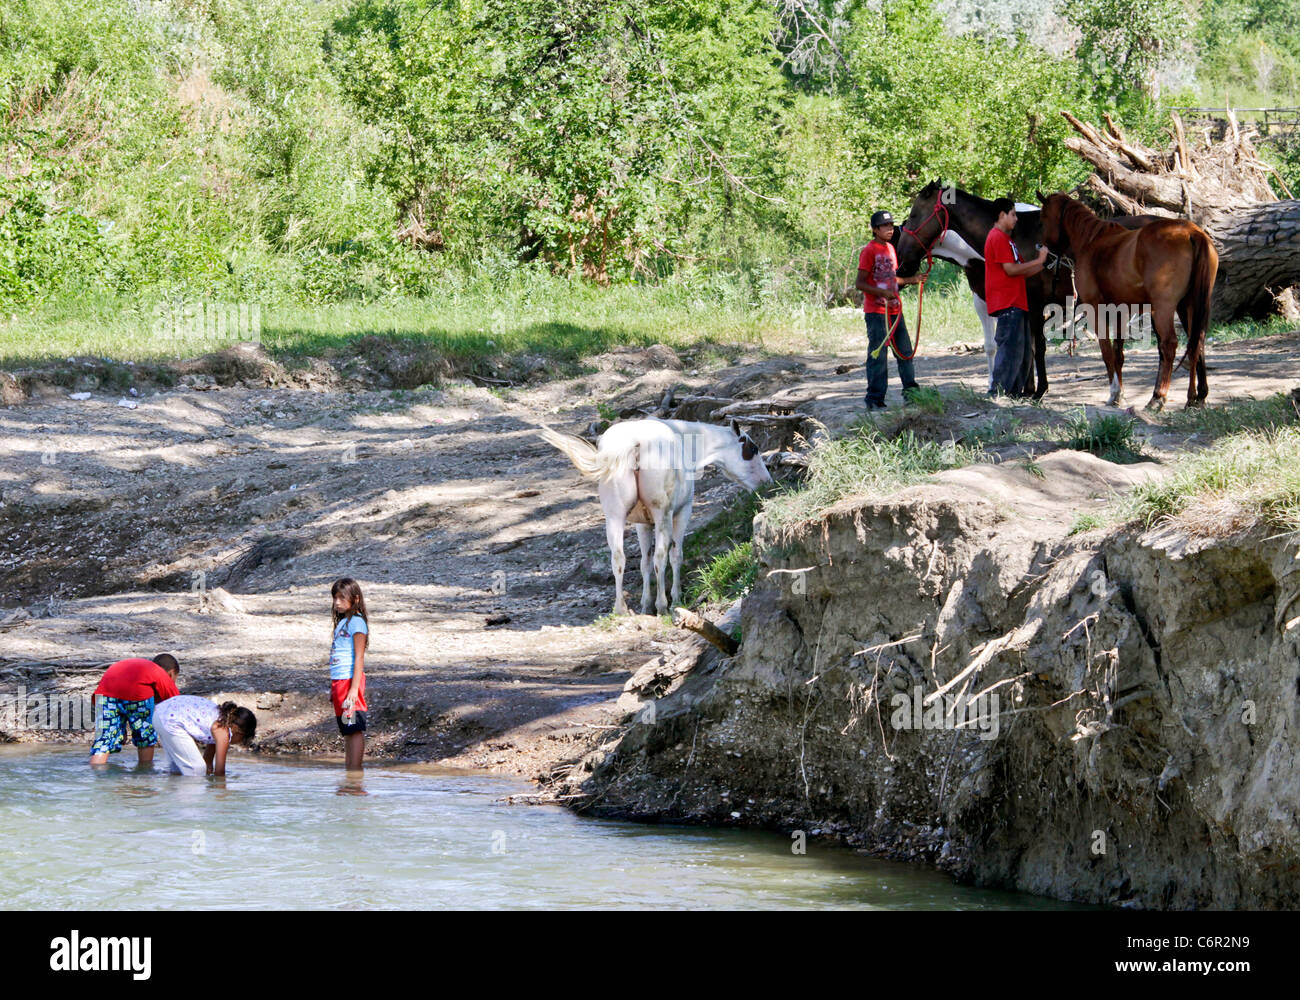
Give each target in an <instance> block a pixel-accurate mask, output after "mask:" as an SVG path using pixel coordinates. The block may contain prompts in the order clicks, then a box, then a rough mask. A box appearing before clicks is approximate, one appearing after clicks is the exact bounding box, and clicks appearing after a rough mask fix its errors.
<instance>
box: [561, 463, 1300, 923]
mask: <svg viewBox="0 0 1300 1000" xmlns="http://www.w3.org/2000/svg"><path fill="white" fill-rule="evenodd" d="M1042 467H1043V470H1044V472H1045V476H1044V478H1043V479H1042V480H1041V481H1039V480H1036V479H1035V478H1034V477H1031V476H1030V475H1029V474H1028V473H1026V472H1024V471H1023V470H1017V469H1011V468H1007V467H973V468H968V469H963V470H957V471H954V472H951V473H945V474H943V475H941V476H939V477H936V480H937V481H936V482H935V483H933V484H927V485H925V486H921V487H915V488H912V489H908V490H905V491H903V492H901V493H899V494H896V495H895V496H892V497H890V498H888V499H886V500H881V501H872V502H864V501H857V502H845V503H842V504H841V505H839V506H838V507H836V508H834V509H832V510H831V511H830V512H829V513H828V514H827V515H826V516H825V517H824V518H823V519H821V520H819V521H817V522H814V523H812V524H809V525H804V526H802V528H801V529H800V530H798V531H795V532H787V531H779V530H776V529H774V528H773V527H772V526H771V525H768V524H765V523H763V521H762V519H761V518H760V522H759V523H758V525H757V526H756V527H757V530H756V536H755V538H756V546H757V549H758V551H759V553H760V559H761V562H762V567H763V568H762V571H761V572H760V582H759V584H758V585H757V586H756V587H755V589H754V590H753V591H752V592H751V593H750V595H749V596H748V597H747V598H746V600H745V602H744V605H743V611H742V619H741V620H742V634H743V642H742V645H741V650H740V652H739V654H738V655H737V656H735V657H733V658H730V659H724V658H721V656H720V655H719V654H718V653H716V651H713V650H709V651H708V652H707V653H703V654H702V655H701V657H700V660H699V662H698V663H696V664H695V665H694V669H692V670H689V671H685V672H683V673H682V677H683V678H684V679H683V680H682V681H680V682H679V683H678V684H677V685H676V686H675V687H674V688H672V689H671V690H670V691H669V692H668V693H666V694H665V695H664V696H663V697H661V698H659V699H658V700H655V701H653V703H647V706H646V707H645V708H643V709H642V710H641V711H640V713H639V714H638V715H636V716H634V721H633V722H632V723H631V724H630V725H629V727H628V728H627V730H626V732H625V734H623V735H622V737H621V739H619V740H616V741H611V742H610V743H608V744H606V746H605V747H604V748H603V749H602V750H600V751H597V752H596V753H594V754H592V755H591V756H590V757H588V759H587V760H586V761H585V762H584V763H583V764H582V765H581V766H580V767H578V768H577V769H575V771H574V772H573V774H572V775H571V777H570V780H569V783H568V785H567V786H566V788H565V794H569V795H577V794H579V793H581V794H582V795H583V797H582V798H578V799H575V800H573V801H576V802H577V803H579V807H580V808H584V809H588V810H591V811H593V812H595V813H599V814H619V815H625V816H633V817H636V818H641V819H651V820H655V819H660V820H668V819H673V820H681V819H687V820H694V821H701V822H710V823H746V824H758V825H765V826H775V827H780V828H785V829H789V830H796V829H798V830H805V831H809V832H816V831H821V832H824V833H834V834H838V835H840V836H842V837H844V838H845V839H847V840H849V841H850V842H853V843H855V844H858V845H861V846H863V847H865V848H867V849H869V850H871V851H873V852H876V853H880V854H883V855H887V856H892V857H897V858H909V859H916V860H921V861H928V862H931V863H934V864H936V865H938V866H939V867H941V868H943V869H946V870H948V871H951V872H952V873H954V874H955V875H956V876H958V877H959V878H961V879H963V880H969V881H973V882H975V883H978V884H984V885H1001V886H1006V887H1014V888H1017V889H1023V890H1028V891H1031V892H1036V893H1042V894H1047V895H1052V896H1057V897H1060V898H1064V899H1072V900H1080V901H1092V902H1099V903H1107V904H1112V905H1127V906H1136V907H1169V908H1188V907H1210V906H1215V907H1294V906H1296V905H1298V904H1300V851H1298V847H1300V835H1298V834H1297V822H1296V820H1297V815H1296V814H1297V803H1298V800H1300V783H1298V782H1297V779H1298V778H1300V773H1297V766H1296V749H1297V747H1296V739H1295V735H1294V734H1295V725H1296V713H1295V707H1296V698H1297V691H1298V690H1300V680H1298V677H1297V675H1298V668H1297V663H1298V662H1300V657H1298V656H1297V653H1298V652H1300V650H1298V648H1297V644H1298V642H1300V603H1297V601H1296V598H1297V596H1300V557H1298V553H1297V547H1296V544H1295V541H1294V540H1290V541H1287V540H1285V539H1282V538H1277V537H1268V533H1267V532H1264V531H1258V532H1254V533H1250V534H1247V535H1243V536H1238V537H1235V538H1231V539H1228V540H1199V541H1198V540H1193V539H1189V538H1187V537H1184V536H1180V535H1178V534H1176V533H1174V532H1172V531H1169V530H1153V531H1143V530H1139V529H1137V528H1128V529H1124V530H1119V531H1112V532H1110V533H1106V532H1101V531H1094V532H1090V533H1087V534H1083V535H1075V536H1073V537H1069V536H1067V531H1068V529H1069V524H1070V518H1069V517H1068V516H1067V511H1068V509H1069V507H1070V505H1071V504H1078V503H1082V502H1086V501H1087V500H1089V499H1093V500H1095V498H1096V496H1097V495H1101V494H1104V493H1105V492H1106V491H1107V490H1110V489H1116V488H1122V487H1123V486H1124V485H1126V484H1127V483H1131V482H1133V481H1135V480H1136V479H1137V478H1139V477H1141V476H1142V475H1144V474H1150V473H1151V471H1152V470H1151V469H1150V467H1147V468H1145V469H1144V468H1143V467H1142V466H1128V467H1119V466H1113V465H1110V464H1109V463H1106V462H1102V461H1101V460H1099V459H1093V458H1092V457H1091V456H1088V455H1083V454H1081V453H1078V452H1058V453H1055V454H1053V455H1050V456H1047V457H1046V458H1044V459H1043V460H1042ZM963 723H964V724H963Z"/></svg>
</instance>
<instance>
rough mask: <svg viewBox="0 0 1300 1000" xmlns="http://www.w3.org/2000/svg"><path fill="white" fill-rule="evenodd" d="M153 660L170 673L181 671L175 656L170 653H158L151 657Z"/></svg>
mask: <svg viewBox="0 0 1300 1000" xmlns="http://www.w3.org/2000/svg"><path fill="white" fill-rule="evenodd" d="M153 662H154V663H156V664H158V666H160V667H162V668H163V669H164V670H166V671H168V672H170V673H173V674H179V673H180V672H181V665H180V664H179V663H177V662H176V657H174V656H172V654H171V653H159V654H158V655H157V656H155V657H154V658H153Z"/></svg>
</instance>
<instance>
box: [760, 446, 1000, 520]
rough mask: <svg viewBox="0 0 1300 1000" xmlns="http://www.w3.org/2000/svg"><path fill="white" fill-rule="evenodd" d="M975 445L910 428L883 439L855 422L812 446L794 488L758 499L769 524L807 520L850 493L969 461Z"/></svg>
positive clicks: (868, 493) (885, 488)
mask: <svg viewBox="0 0 1300 1000" xmlns="http://www.w3.org/2000/svg"><path fill="white" fill-rule="evenodd" d="M982 454H983V453H982V451H981V450H980V449H979V448H972V447H968V446H966V445H961V444H956V443H954V442H944V443H942V444H941V443H939V442H936V441H923V440H920V439H918V438H917V437H916V436H915V435H914V434H913V433H912V432H911V431H910V430H907V431H904V432H903V433H902V434H900V435H898V436H897V437H895V438H892V439H891V438H885V437H883V436H882V435H881V434H880V433H879V431H877V430H876V429H875V427H874V425H872V424H870V423H866V422H864V423H860V424H858V425H856V426H854V427H852V428H851V429H850V431H849V433H848V434H846V435H845V436H844V437H840V438H836V439H834V440H830V441H825V442H823V443H821V444H819V445H817V447H816V448H814V449H813V452H812V455H811V457H810V461H809V468H808V478H807V481H806V483H805V485H804V486H803V487H802V488H801V489H798V490H793V491H789V492H786V493H778V494H775V495H774V496H772V497H769V498H768V500H767V501H766V502H765V503H764V505H763V509H764V512H765V513H766V514H767V516H768V518H769V520H770V522H771V523H772V524H774V525H777V526H779V527H788V526H790V525H793V524H795V523H797V522H800V521H807V520H810V519H812V518H814V517H816V516H817V515H819V514H821V513H822V512H824V511H825V510H827V509H828V508H830V507H832V506H833V505H835V504H836V503H838V502H839V501H840V500H843V499H845V498H846V497H850V496H865V497H878V496H884V495H886V494H888V493H890V492H892V491H894V490H897V489H899V488H901V487H903V486H909V485H911V484H912V483H917V482H920V481H921V480H923V479H924V478H925V477H926V476H929V475H931V474H932V473H935V472H939V471H940V470H942V469H953V468H958V467H960V466H963V465H970V464H971V463H972V462H976V461H979V459H980V458H981V457H982Z"/></svg>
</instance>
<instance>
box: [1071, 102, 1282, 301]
mask: <svg viewBox="0 0 1300 1000" xmlns="http://www.w3.org/2000/svg"><path fill="white" fill-rule="evenodd" d="M1062 114H1063V115H1064V116H1065V119H1066V120H1067V121H1068V122H1069V123H1070V124H1071V125H1072V126H1073V127H1074V130H1075V131H1076V132H1078V133H1079V134H1078V135H1077V136H1069V137H1068V138H1067V139H1066V140H1065V144H1066V146H1067V147H1069V148H1070V149H1072V150H1073V151H1074V152H1075V153H1077V154H1078V155H1079V156H1081V157H1082V158H1083V159H1085V160H1087V161H1088V162H1089V163H1091V164H1092V165H1093V166H1095V167H1096V168H1097V173H1095V174H1093V175H1092V176H1090V177H1089V178H1088V181H1087V184H1088V188H1089V190H1090V191H1091V192H1092V193H1093V194H1094V195H1095V196H1096V198H1097V199H1098V200H1099V201H1101V202H1102V203H1103V204H1104V205H1105V206H1108V207H1109V208H1110V209H1111V210H1112V211H1114V212H1117V213H1120V214H1125V215H1143V214H1149V215H1162V216H1168V217H1170V218H1186V219H1191V220H1192V221H1193V222H1195V223H1196V224H1197V225H1198V226H1200V227H1201V228H1203V229H1204V230H1205V231H1206V232H1207V233H1209V234H1210V238H1211V239H1213V240H1214V245H1215V249H1216V250H1218V252H1219V276H1218V280H1217V281H1216V282H1215V285H1214V313H1213V315H1214V318H1215V319H1216V320H1227V319H1235V318H1237V317H1240V316H1254V317H1259V316H1264V315H1267V314H1269V313H1275V312H1281V313H1282V314H1283V315H1287V316H1289V317H1290V318H1292V319H1295V318H1300V309H1297V306H1296V299H1295V294H1294V292H1293V290H1292V288H1293V286H1296V285H1300V200H1295V199H1290V194H1291V192H1289V191H1286V192H1285V193H1286V194H1287V196H1288V199H1290V200H1286V201H1279V200H1278V198H1277V195H1276V194H1274V192H1273V189H1272V188H1271V187H1270V186H1269V182H1268V177H1269V175H1270V174H1272V175H1273V176H1274V177H1277V174H1276V171H1274V170H1273V168H1272V167H1270V166H1269V165H1268V164H1266V163H1263V162H1262V161H1260V160H1259V158H1258V157H1257V156H1256V155H1255V151H1254V147H1253V146H1252V145H1251V142H1250V138H1249V136H1248V135H1247V134H1246V133H1245V132H1243V131H1242V130H1241V129H1240V128H1239V127H1238V125H1237V122H1236V120H1235V118H1232V116H1231V112H1229V124H1230V126H1231V127H1230V128H1229V130H1228V131H1227V133H1226V134H1225V135H1224V137H1223V139H1222V140H1221V141H1219V142H1211V140H1210V138H1209V135H1208V132H1206V133H1203V134H1202V135H1201V136H1199V137H1198V138H1199V140H1200V141H1198V142H1194V143H1191V144H1189V143H1188V141H1187V137H1186V133H1185V132H1184V129H1183V123H1182V121H1181V120H1180V119H1179V118H1178V116H1177V115H1172V116H1171V117H1172V119H1173V127H1172V129H1171V132H1172V140H1173V141H1172V147H1173V148H1172V149H1171V150H1169V151H1168V152H1159V151H1156V150H1151V149H1147V148H1145V147H1143V146H1141V145H1139V144H1137V143H1133V142H1131V141H1129V140H1126V139H1125V138H1124V136H1123V134H1122V133H1121V132H1120V130H1119V128H1118V127H1117V126H1116V125H1115V123H1114V122H1113V121H1111V119H1110V116H1109V115H1108V116H1107V117H1106V128H1105V130H1101V129H1097V128H1094V127H1092V126H1091V125H1088V124H1086V123H1085V122H1081V121H1079V119H1077V118H1075V117H1074V116H1073V115H1071V114H1070V113H1069V112H1062ZM1277 180H1278V183H1279V185H1280V186H1281V187H1282V188H1283V189H1284V190H1285V185H1284V184H1282V182H1281V178H1280V177H1278V178H1277Z"/></svg>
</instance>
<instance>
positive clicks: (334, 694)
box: [330, 677, 367, 736]
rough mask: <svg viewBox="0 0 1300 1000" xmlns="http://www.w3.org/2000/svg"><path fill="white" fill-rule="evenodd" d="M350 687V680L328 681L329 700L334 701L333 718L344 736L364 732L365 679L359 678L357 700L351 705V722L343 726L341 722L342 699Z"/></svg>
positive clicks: (345, 696)
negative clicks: (352, 714)
mask: <svg viewBox="0 0 1300 1000" xmlns="http://www.w3.org/2000/svg"><path fill="white" fill-rule="evenodd" d="M351 687H352V681H351V680H350V679H349V680H342V681H330V701H332V702H333V703H334V718H335V719H336V720H337V721H338V724H339V732H340V733H342V734H343V735H344V736H348V735H350V734H352V733H364V732H365V731H366V711H367V709H366V679H365V678H364V677H362V678H361V684H360V685H359V686H358V687H357V700H356V703H355V704H354V705H353V706H352V710H353V712H355V713H356V714H355V715H354V717H353V720H352V724H351V725H348V726H345V725H344V724H343V701H344V699H345V698H347V696H348V690H349V689H350V688H351Z"/></svg>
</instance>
